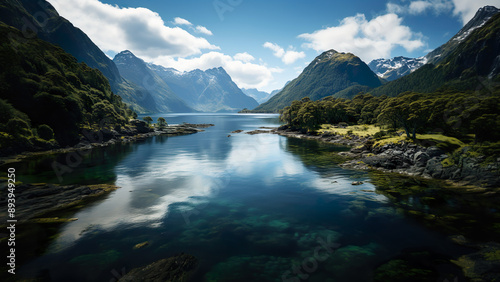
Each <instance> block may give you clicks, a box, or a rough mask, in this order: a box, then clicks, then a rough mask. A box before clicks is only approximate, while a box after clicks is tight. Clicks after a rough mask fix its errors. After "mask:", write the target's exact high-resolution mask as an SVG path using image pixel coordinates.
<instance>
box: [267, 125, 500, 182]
mask: <svg viewBox="0 0 500 282" xmlns="http://www.w3.org/2000/svg"><path fill="white" fill-rule="evenodd" d="M269 133H274V134H279V135H281V136H287V137H294V138H306V139H312V140H318V141H321V142H327V143H331V144H336V145H342V146H349V147H352V148H351V150H350V151H349V152H340V153H338V154H339V155H340V156H342V157H344V158H345V159H346V161H345V162H344V163H342V164H340V166H341V167H344V168H352V169H359V170H380V171H384V172H392V173H399V174H404V175H408V176H417V177H424V178H434V179H441V180H449V181H452V182H453V183H454V184H457V185H461V186H465V185H474V186H479V187H483V188H498V187H500V159H498V160H497V161H496V162H493V163H486V162H485V161H484V159H485V158H484V157H481V156H479V157H461V158H460V160H459V161H458V162H457V164H447V163H446V162H444V160H446V159H447V158H449V157H450V156H449V155H448V154H446V152H444V151H443V150H441V149H439V148H438V147H436V146H430V147H424V146H421V145H417V144H414V143H410V142H407V141H403V142H400V143H390V144H386V145H383V146H374V139H373V137H359V136H355V135H351V136H348V137H346V136H341V135H331V134H323V135H317V136H316V135H311V134H307V133H304V132H301V131H297V130H292V129H289V128H287V127H286V126H282V127H280V128H276V129H273V130H271V131H270V132H269Z"/></svg>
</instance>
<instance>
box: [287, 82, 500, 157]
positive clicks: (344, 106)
mask: <svg viewBox="0 0 500 282" xmlns="http://www.w3.org/2000/svg"><path fill="white" fill-rule="evenodd" d="M490 90H491V91H492V92H489V93H488V92H483V91H476V92H473V93H472V92H457V91H454V90H446V91H444V90H443V91H440V92H435V93H414V92H406V93H403V94H401V95H399V96H397V97H386V96H381V97H374V96H372V95H371V94H360V95H357V96H355V97H354V98H353V99H352V100H347V99H342V98H334V97H326V98H324V99H323V100H321V101H311V100H310V99H308V98H304V99H302V100H301V101H294V102H293V103H292V105H291V106H289V107H285V108H284V109H283V110H281V112H280V113H281V116H280V118H281V120H282V121H283V122H286V123H287V124H289V125H290V126H292V127H295V128H304V129H308V130H311V131H312V130H315V129H317V128H318V127H319V126H320V125H321V124H325V123H329V124H337V123H341V122H347V123H351V124H353V123H357V124H375V123H377V124H381V125H385V126H387V127H388V128H389V129H392V130H397V129H400V128H402V129H404V130H405V133H406V135H407V136H408V137H410V138H413V139H415V138H416V134H417V133H431V132H432V133H434V132H438V133H443V134H444V135H447V136H454V137H458V138H459V139H462V140H466V139H470V136H469V135H470V134H473V135H474V136H475V141H476V142H485V141H499V140H500V115H499V113H500V87H499V86H497V87H496V88H491V89H490ZM385 135H386V133H385V132H379V133H377V134H376V136H375V138H381V137H383V136H385ZM443 149H445V151H453V150H455V149H457V148H455V147H453V148H443Z"/></svg>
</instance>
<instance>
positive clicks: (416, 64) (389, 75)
mask: <svg viewBox="0 0 500 282" xmlns="http://www.w3.org/2000/svg"><path fill="white" fill-rule="evenodd" d="M498 12H500V10H499V9H497V8H496V7H493V6H485V7H483V8H480V9H479V10H478V11H477V13H476V14H475V16H474V17H473V18H472V19H471V20H470V21H469V22H468V23H467V24H466V25H465V26H464V27H463V28H462V29H461V30H460V31H459V32H458V33H457V34H455V35H454V36H453V37H452V38H451V39H450V40H449V41H448V42H446V43H445V44H443V45H441V46H440V47H438V48H436V49H435V50H433V51H432V52H430V53H428V54H427V55H425V56H423V57H420V58H406V57H395V58H392V59H376V60H373V61H371V62H370V63H369V64H368V66H369V67H370V69H371V70H372V71H373V72H375V73H376V74H377V75H378V76H380V77H381V78H383V79H385V80H388V81H392V80H396V79H398V78H400V77H403V76H405V75H407V74H410V73H412V72H414V71H415V70H417V69H418V68H420V67H421V66H423V65H425V64H437V63H439V62H441V61H442V60H443V59H444V58H445V57H446V56H448V55H449V54H451V53H452V52H453V51H454V50H455V49H456V48H457V46H458V45H459V44H460V43H461V42H462V41H463V40H465V38H467V36H469V35H470V34H471V33H472V32H473V31H474V30H476V29H478V28H480V27H482V26H483V25H484V24H486V22H487V21H488V20H489V19H491V17H493V16H494V15H495V14H497V13H498Z"/></svg>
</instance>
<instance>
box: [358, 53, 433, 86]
mask: <svg viewBox="0 0 500 282" xmlns="http://www.w3.org/2000/svg"><path fill="white" fill-rule="evenodd" d="M426 62H427V59H426V58H425V57H420V58H407V57H394V58H392V59H377V60H373V61H371V62H370V63H369V64H368V66H369V67H370V69H371V70H372V71H373V72H374V73H376V74H377V75H378V76H380V77H381V78H383V79H385V80H389V81H391V80H395V79H398V78H400V77H402V76H405V75H407V74H409V73H412V72H414V71H415V70H417V69H418V68H420V67H421V66H422V65H424V64H425V63H426Z"/></svg>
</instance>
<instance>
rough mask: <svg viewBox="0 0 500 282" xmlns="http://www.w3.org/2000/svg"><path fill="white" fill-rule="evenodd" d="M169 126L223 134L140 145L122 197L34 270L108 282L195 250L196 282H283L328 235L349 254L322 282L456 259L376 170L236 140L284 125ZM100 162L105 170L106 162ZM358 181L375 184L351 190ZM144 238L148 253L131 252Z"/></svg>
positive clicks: (68, 234) (115, 196)
mask: <svg viewBox="0 0 500 282" xmlns="http://www.w3.org/2000/svg"><path fill="white" fill-rule="evenodd" d="M153 118H155V117H153ZM167 121H168V122H169V123H170V124H174V123H182V122H183V121H186V122H189V123H214V124H216V126H215V127H212V128H208V129H206V131H205V132H202V133H198V134H195V135H190V136H178V137H172V138H165V137H157V138H153V139H149V140H147V141H145V142H143V143H141V144H135V145H133V146H132V148H133V149H132V150H131V151H130V152H129V153H128V154H126V155H125V154H124V155H123V156H122V157H121V158H120V159H119V161H116V162H114V163H113V162H112V163H113V167H112V174H113V175H115V177H116V178H115V179H116V180H115V183H116V185H118V186H121V187H122V188H121V189H118V190H117V191H115V192H114V193H112V194H111V195H110V196H109V197H108V198H107V199H105V200H104V201H102V202H99V203H96V204H94V205H93V206H89V207H86V208H85V209H83V210H82V211H80V212H78V213H77V214H76V215H74V217H78V218H79V220H78V221H75V222H71V223H68V224H66V225H64V227H63V228H62V233H61V235H60V236H59V237H58V238H57V239H56V241H54V242H53V244H52V245H51V247H50V252H49V253H50V254H46V255H44V256H42V257H40V258H39V259H37V260H35V261H34V262H33V263H32V264H30V265H28V266H27V267H26V269H28V270H32V271H33V272H36V271H38V270H40V269H45V268H46V269H49V272H50V273H51V275H52V277H54V280H55V281H68V279H70V278H74V277H75V273H77V274H78V275H79V276H78V277H79V278H78V279H76V280H75V279H72V280H73V281H77V280H78V281H89V280H102V281H104V280H109V278H110V277H109V272H110V270H112V269H113V268H114V269H121V268H122V267H123V266H127V268H128V269H130V268H131V267H138V266H143V265H145V264H148V263H151V262H153V261H155V260H158V259H161V258H165V257H168V256H170V255H172V254H174V253H177V252H187V253H192V254H193V255H195V256H197V257H198V258H199V259H200V262H201V264H200V271H199V273H198V276H197V277H196V279H197V280H196V281H201V280H207V279H212V280H214V281H228V280H231V279H233V278H234V279H233V281H234V280H239V281H244V280H245V279H254V280H253V281H274V280H281V278H280V277H281V275H282V273H283V272H284V271H287V270H289V269H290V268H291V267H292V266H293V265H294V264H297V262H299V263H300V262H301V261H302V260H304V258H306V257H308V256H311V253H312V252H314V249H315V248H316V247H317V245H318V243H317V238H318V236H319V237H322V238H327V237H331V238H333V239H332V240H334V241H335V242H338V243H340V244H342V248H341V249H340V250H339V252H338V253H336V254H335V255H332V256H331V258H329V259H328V260H326V261H325V262H324V263H323V264H321V265H319V266H318V271H317V272H316V273H314V274H312V275H311V279H312V280H314V279H316V281H325V279H326V278H334V279H336V281H367V279H368V280H369V279H370V277H372V271H373V269H374V268H375V267H376V266H378V265H380V264H381V263H383V262H384V261H385V260H387V259H389V258H391V257H393V256H394V255H395V254H398V253H399V252H400V251H401V250H403V249H405V248H412V247H420V246H430V247H439V248H442V249H443V251H442V252H443V253H446V254H447V255H448V254H450V253H453V252H456V249H454V247H453V246H450V243H449V242H448V243H447V242H446V241H445V238H443V237H441V236H439V234H435V233H434V232H432V231H430V230H428V229H425V228H422V227H421V226H419V225H416V224H414V222H413V221H407V220H405V219H404V218H403V217H402V213H400V212H399V211H398V209H396V208H394V207H393V206H392V205H391V202H390V201H388V198H390V197H389V196H388V195H387V194H384V193H377V192H375V191H376V188H375V187H376V186H374V185H373V184H372V183H371V182H370V181H371V178H370V176H369V175H368V174H367V173H359V172H354V171H349V170H344V169H341V168H339V167H338V166H337V165H336V162H335V159H333V158H332V152H334V151H338V150H343V148H339V147H335V146H329V145H322V144H319V143H317V142H314V141H311V142H310V141H306V140H297V139H292V138H290V139H289V138H285V137H281V136H278V135H272V134H260V135H247V134H244V133H240V134H231V133H230V132H231V131H233V130H237V129H242V130H254V129H256V128H258V127H260V126H269V125H270V124H273V125H277V124H278V122H277V120H276V116H270V115H168V116H167ZM229 134H231V137H227V135H229ZM103 158H104V155H103ZM96 163H97V164H96V165H95V166H96V169H99V168H100V167H101V168H106V166H107V165H108V164H107V162H106V160H96ZM358 180H360V181H364V182H365V184H363V185H360V186H353V185H351V182H352V181H358ZM376 185H379V183H376ZM382 186H383V185H382ZM377 187H378V186H377ZM145 241H148V242H149V243H150V244H149V245H148V247H145V248H144V249H140V250H134V249H133V247H134V245H136V244H138V243H141V242H145ZM430 247H429V248H430ZM251 262H253V263H252V264H251ZM263 267H265V270H262V268H263Z"/></svg>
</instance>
